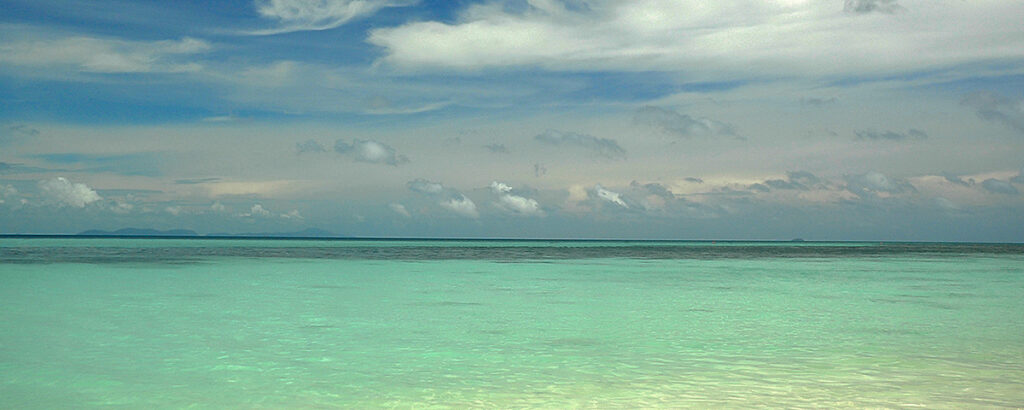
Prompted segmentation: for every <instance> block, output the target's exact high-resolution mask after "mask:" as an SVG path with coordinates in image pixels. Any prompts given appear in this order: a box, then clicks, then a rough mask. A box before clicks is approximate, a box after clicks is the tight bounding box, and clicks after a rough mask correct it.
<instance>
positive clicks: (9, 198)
mask: <svg viewBox="0 0 1024 410" xmlns="http://www.w3.org/2000/svg"><path fill="white" fill-rule="evenodd" d="M20 198H21V196H20V195H19V194H18V190H17V189H15V188H14V187H13V186H10V185H0V204H7V203H15V202H16V201H17V200H19V199H20Z"/></svg>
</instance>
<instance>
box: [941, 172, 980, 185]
mask: <svg viewBox="0 0 1024 410" xmlns="http://www.w3.org/2000/svg"><path fill="white" fill-rule="evenodd" d="M942 177H943V178H945V179H946V181H948V182H952V183H954V184H957V185H962V186H971V185H974V179H969V180H966V181H964V179H963V178H960V177H959V176H957V175H953V174H949V173H944V174H942Z"/></svg>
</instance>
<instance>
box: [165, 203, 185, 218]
mask: <svg viewBox="0 0 1024 410" xmlns="http://www.w3.org/2000/svg"><path fill="white" fill-rule="evenodd" d="M181 211H182V209H181V207H180V206H177V205H175V206H168V207H166V208H164V212H167V213H169V214H171V215H174V216H178V215H180V214H181Z"/></svg>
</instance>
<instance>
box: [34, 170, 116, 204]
mask: <svg viewBox="0 0 1024 410" xmlns="http://www.w3.org/2000/svg"><path fill="white" fill-rule="evenodd" d="M39 190H40V191H41V193H42V196H43V197H44V198H46V199H47V200H49V201H50V202H52V203H54V204H56V205H58V206H61V207H64V206H71V207H75V208H84V207H85V206H86V205H89V204H91V203H93V202H96V201H99V200H101V199H103V198H102V197H100V195H99V194H97V193H96V191H94V190H93V189H92V188H89V186H88V185H85V184H82V183H73V182H71V181H68V180H67V178H64V177H56V178H53V179H48V180H44V181H39Z"/></svg>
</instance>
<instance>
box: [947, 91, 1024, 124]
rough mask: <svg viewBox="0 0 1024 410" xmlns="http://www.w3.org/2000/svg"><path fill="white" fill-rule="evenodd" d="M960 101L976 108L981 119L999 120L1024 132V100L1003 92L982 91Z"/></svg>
mask: <svg viewBox="0 0 1024 410" xmlns="http://www.w3.org/2000/svg"><path fill="white" fill-rule="evenodd" d="M960 103H961V104H963V105H966V106H968V107H971V108H974V110H975V112H976V113H977V114H978V117H980V118H981V119H984V120H988V121H995V122H999V123H1002V124H1003V125H1006V126H1007V127H1010V128H1013V129H1015V130H1017V131H1019V132H1024V100H1019V99H1018V100H1013V99H1010V98H1009V97H1006V96H1004V95H1001V94H997V93H993V92H988V91H981V92H976V93H972V94H968V95H966V96H964V98H963V100H961V101H960Z"/></svg>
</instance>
